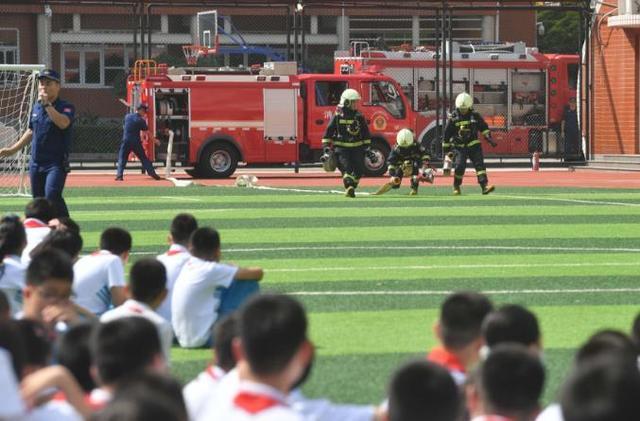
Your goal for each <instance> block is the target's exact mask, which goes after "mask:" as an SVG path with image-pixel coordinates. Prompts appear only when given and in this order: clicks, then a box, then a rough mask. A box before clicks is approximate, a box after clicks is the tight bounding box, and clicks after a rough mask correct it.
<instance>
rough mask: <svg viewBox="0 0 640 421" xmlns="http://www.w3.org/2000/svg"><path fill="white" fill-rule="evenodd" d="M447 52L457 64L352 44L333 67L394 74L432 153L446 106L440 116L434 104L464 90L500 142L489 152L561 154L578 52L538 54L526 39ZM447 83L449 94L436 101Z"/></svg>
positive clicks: (454, 46)
mask: <svg viewBox="0 0 640 421" xmlns="http://www.w3.org/2000/svg"><path fill="white" fill-rule="evenodd" d="M446 52H447V64H448V62H449V60H451V64H452V66H446V67H444V68H443V61H444V60H443V59H444V56H443V57H441V58H439V59H438V57H437V54H438V53H439V52H438V51H437V50H436V49H425V48H422V49H418V50H415V51H408V50H405V51H378V50H374V49H371V48H368V45H367V44H366V43H362V42H360V43H352V49H351V51H349V52H336V56H335V67H334V70H335V73H336V74H343V75H344V74H351V73H358V72H363V71H367V70H370V71H371V70H375V71H378V72H381V73H383V74H385V75H387V76H390V77H392V78H393V79H395V80H396V81H397V82H398V83H399V84H400V85H401V86H402V90H403V91H404V93H405V94H406V96H407V97H408V98H409V99H410V102H411V107H412V110H413V111H415V112H417V113H419V117H418V121H417V123H416V133H417V135H418V138H419V139H421V141H422V142H423V144H429V145H431V149H432V153H433V154H434V155H435V156H438V154H439V153H440V152H441V150H440V147H441V145H440V142H439V141H434V140H435V139H436V137H437V135H436V134H437V131H436V129H437V128H438V126H440V128H441V127H442V126H443V125H444V123H445V121H446V115H443V114H445V113H444V110H443V111H442V112H441V113H440V118H439V119H438V117H437V114H436V109H437V108H438V107H440V109H441V110H442V109H443V108H442V106H443V103H444V105H445V106H446V107H447V108H446V109H450V108H449V94H451V98H453V99H455V97H456V95H458V94H459V93H461V92H465V91H466V92H468V93H469V94H471V96H472V97H473V99H474V109H475V110H476V111H477V112H479V113H480V114H481V115H482V116H483V117H484V118H485V120H486V121H487V123H488V124H489V127H490V128H491V130H492V135H493V138H494V139H495V140H496V141H497V142H498V147H497V148H495V149H493V148H485V152H486V153H487V154H488V155H489V156H500V157H503V156H504V157H510V156H511V157H513V156H529V155H530V154H531V153H532V152H541V153H542V154H543V155H547V156H556V157H562V156H563V152H564V144H563V142H562V140H561V139H560V138H559V128H560V122H561V121H562V117H563V111H564V107H565V106H566V105H567V104H568V102H569V99H570V98H572V97H573V98H575V97H576V85H577V72H578V63H579V57H578V56H577V55H559V54H541V53H539V52H538V51H537V49H535V48H527V47H526V46H525V44H524V43H522V42H517V43H507V44H475V45H474V44H468V45H465V44H460V43H456V42H452V43H451V44H450V47H448V48H447V51H446ZM438 62H439V65H438ZM436 66H439V67H438V70H436ZM451 76H452V77H451ZM445 81H446V82H445ZM445 83H446V85H445ZM445 87H446V90H447V95H446V98H444V99H443V100H442V101H441V102H438V99H437V97H441V98H442V92H443V88H445ZM440 133H441V132H440Z"/></svg>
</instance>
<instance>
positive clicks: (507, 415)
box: [465, 343, 545, 421]
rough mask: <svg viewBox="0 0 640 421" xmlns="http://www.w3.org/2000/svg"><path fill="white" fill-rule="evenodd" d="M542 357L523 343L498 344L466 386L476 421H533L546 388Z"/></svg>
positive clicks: (472, 413) (472, 414)
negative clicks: (497, 420)
mask: <svg viewBox="0 0 640 421" xmlns="http://www.w3.org/2000/svg"><path fill="white" fill-rule="evenodd" d="M544 380H545V374H544V367H543V365H542V362H541V361H540V358H539V357H538V356H537V355H533V354H532V353H531V351H529V350H528V349H527V348H526V347H524V346H523V345H520V344H515V343H508V344H501V345H497V346H496V347H495V348H492V349H491V352H490V353H489V355H488V356H487V359H486V360H484V361H483V362H482V363H481V364H480V366H479V367H478V369H477V372H475V373H473V374H472V376H471V378H470V381H469V383H468V384H467V386H466V390H465V391H466V397H467V407H468V408H469V411H470V414H471V419H472V420H473V421H491V420H496V419H502V420H504V419H507V420H517V421H533V420H534V419H535V417H536V415H537V414H538V411H539V410H540V406H539V404H540V397H541V396H542V390H543V389H544Z"/></svg>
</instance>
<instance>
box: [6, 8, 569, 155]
mask: <svg viewBox="0 0 640 421" xmlns="http://www.w3.org/2000/svg"><path fill="white" fill-rule="evenodd" d="M258 3H259V2H256V4H258ZM336 4H337V3H336ZM209 8H215V6H209V7H207V6H185V5H184V4H183V5H180V4H165V3H162V4H158V5H149V4H147V5H146V6H145V5H144V4H141V3H138V2H132V3H131V4H118V3H115V2H113V3H105V4H99V3H97V2H84V1H78V2H77V3H73V2H67V1H64V2H62V1H61V2H52V3H51V5H48V6H45V8H44V11H40V12H34V13H33V14H32V16H28V15H26V17H25V15H24V14H22V15H19V16H18V15H16V16H15V19H23V18H24V19H26V20H28V21H29V22H31V23H27V22H26V21H25V22H23V23H16V25H13V26H15V27H17V28H18V29H15V28H9V26H10V25H9V24H8V23H7V19H10V16H11V15H10V14H8V15H7V14H5V15H4V16H3V17H0V61H5V62H6V61H11V60H13V61H18V59H20V57H22V58H21V60H22V62H29V61H34V59H35V60H37V61H40V62H43V63H44V64H46V65H48V66H51V67H53V68H54V69H57V70H59V71H60V74H61V75H62V78H63V91H62V95H63V97H65V98H66V99H67V100H69V101H71V102H72V103H74V104H75V105H76V109H77V110H78V118H77V121H76V122H75V128H74V141H73V147H72V159H73V160H74V161H75V162H91V161H100V162H105V163H113V162H115V160H116V154H117V150H118V145H119V142H120V138H121V136H122V119H123V116H124V114H125V113H126V112H128V108H127V106H126V104H125V102H126V80H127V77H128V75H129V72H130V69H131V67H132V65H133V63H134V61H135V60H136V59H137V58H152V59H154V60H156V61H158V62H163V63H167V64H168V65H170V66H171V65H176V66H180V65H185V58H184V56H183V53H182V46H183V45H188V44H194V43H197V36H198V34H197V29H196V26H197V19H196V14H197V13H198V12H200V11H204V10H207V9H209ZM218 13H219V16H218V25H219V35H220V37H219V42H220V49H219V52H218V54H216V55H215V56H209V57H206V58H205V59H203V60H201V61H200V65H204V66H251V65H254V64H260V63H263V62H264V61H268V60H274V61H275V60H296V61H298V63H299V64H300V67H301V68H302V69H303V70H304V71H306V72H323V73H324V72H326V73H330V72H332V71H333V67H334V65H333V60H334V53H335V51H336V50H348V49H349V46H350V42H351V41H352V40H361V41H366V42H368V43H369V44H370V45H371V46H372V47H375V48H381V49H391V48H396V49H397V48H398V47H400V46H403V45H404V46H407V45H409V46H411V47H412V48H413V47H418V46H422V45H427V46H434V45H437V44H438V43H439V42H442V41H443V40H444V39H445V35H446V36H447V37H448V39H450V40H453V41H461V42H470V41H471V42H495V41H497V40H498V39H502V38H503V36H506V35H505V31H507V30H509V31H511V33H509V34H508V37H511V38H512V39H518V37H520V38H525V39H527V38H529V39H531V38H532V36H531V34H532V33H533V34H534V35H533V41H532V42H533V43H535V30H536V29H535V28H536V26H535V12H532V16H533V18H531V17H529V18H523V19H524V20H523V25H522V27H521V28H511V29H506V28H499V13H496V12H495V10H491V9H490V8H486V9H482V8H479V9H478V10H471V9H469V10H459V11H450V13H449V15H447V16H448V21H447V22H448V25H449V26H448V27H447V28H445V30H444V31H443V28H444V27H443V26H442V25H443V22H444V15H442V16H443V18H442V19H441V18H439V17H437V16H436V13H435V12H434V10H433V9H428V8H426V7H422V8H415V7H414V8H413V9H411V8H404V9H403V8H398V9H395V10H392V9H388V8H387V9H385V10H382V11H381V10H379V9H376V8H372V7H371V5H369V6H368V8H359V7H357V6H356V5H355V2H349V7H347V8H340V7H325V8H320V7H315V8H314V7H311V6H308V7H305V8H304V10H297V9H296V7H295V2H292V4H291V5H285V6H282V7H280V6H276V7H259V6H257V5H252V6H251V7H246V6H245V7H243V6H237V7H233V6H226V7H220V8H219V9H218ZM438 16H440V15H438ZM3 19H4V20H3ZM532 19H533V20H532ZM445 23H446V22H445ZM29 25H32V26H31V27H29ZM516 26H517V25H516ZM29 30H31V31H32V33H33V34H37V36H31V37H29V36H28V31H29ZM16 31H17V32H16ZM447 31H448V32H447ZM519 31H520V32H519ZM20 37H26V38H28V42H29V43H31V44H30V45H29V44H28V43H27V44H25V43H26V42H27V41H24V40H23V41H22V42H20V41H19V39H20ZM530 41H531V40H530ZM12 43H13V44H15V45H13V46H12ZM25 47H31V48H32V50H33V51H34V52H37V54H32V55H31V56H29V54H27V53H26V51H25ZM576 50H577V49H576ZM442 66H443V67H442V69H443V73H442V74H441V75H440V77H444V70H445V68H446V63H444V62H443V63H442ZM445 81H446V78H445ZM469 81H471V78H468V79H467V80H466V81H462V80H458V79H455V80H449V82H445V84H444V85H442V84H441V85H442V88H440V89H436V88H435V87H434V86H429V83H430V81H428V80H420V81H419V83H416V84H412V85H411V86H406V89H405V91H406V93H407V94H408V96H409V97H410V99H411V101H412V102H413V106H414V109H416V110H417V111H422V112H425V111H429V110H432V111H433V110H435V109H436V108H437V109H438V110H439V112H438V116H439V118H441V119H442V117H443V116H444V115H445V112H446V108H447V107H449V106H450V103H449V101H448V98H453V95H455V94H456V93H457V92H461V91H462V90H467V91H471V92H472V93H473V96H474V99H475V101H476V109H477V110H478V111H480V112H482V113H483V114H484V115H485V116H486V118H487V120H488V122H489V123H490V126H491V127H492V129H494V130H496V131H497V132H498V133H500V132H501V131H504V130H505V129H506V128H507V127H511V126H516V125H517V126H521V127H523V128H526V127H527V126H531V127H540V130H538V131H535V130H534V131H532V130H524V129H523V131H522V133H515V134H513V133H511V134H509V135H508V136H509V139H506V140H505V141H508V142H509V144H510V145H517V147H519V148H520V149H521V151H522V154H523V155H526V154H530V153H531V152H532V151H540V152H543V153H544V154H546V155H548V156H556V157H565V156H566V155H567V154H568V152H570V153H571V155H572V156H579V155H580V150H579V144H576V145H573V143H571V142H568V141H567V140H566V139H564V138H563V137H562V134H561V127H560V125H559V124H558V125H556V126H553V127H550V128H549V127H548V126H547V125H546V121H545V120H546V119H547V118H548V117H547V116H548V111H549V110H544V109H543V110H541V109H540V107H541V105H542V104H544V103H545V101H546V100H547V98H546V97H545V95H546V93H544V92H542V91H540V90H539V92H533V91H532V89H530V85H529V88H527V90H525V89H523V90H521V91H520V92H519V93H518V94H519V95H520V94H522V95H520V96H517V97H516V96H515V95H514V93H513V91H512V90H511V91H509V92H507V91H506V90H505V85H501V84H500V83H493V82H491V81H490V80H487V81H486V82H484V83H473V84H471V85H470V86H469ZM465 83H466V85H465ZM541 83H542V82H541ZM544 83H545V84H546V83H547V81H544ZM442 90H444V92H442ZM438 98H444V100H441V101H438ZM514 136H516V137H518V140H517V141H516V140H515V138H514ZM577 143H579V142H577ZM514 147H515V146H514ZM576 148H578V149H577V150H576ZM505 151H506V152H509V151H507V150H505ZM489 152H490V151H489ZM511 152H512V151H511Z"/></svg>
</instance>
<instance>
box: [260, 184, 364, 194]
mask: <svg viewBox="0 0 640 421" xmlns="http://www.w3.org/2000/svg"><path fill="white" fill-rule="evenodd" d="M250 188H252V189H256V190H274V191H289V192H296V193H326V194H344V191H342V190H311V189H292V188H285V187H269V186H251V187H250ZM356 196H371V193H369V192H357V193H356Z"/></svg>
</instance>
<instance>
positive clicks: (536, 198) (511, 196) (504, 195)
mask: <svg viewBox="0 0 640 421" xmlns="http://www.w3.org/2000/svg"><path fill="white" fill-rule="evenodd" d="M496 195H497V194H496ZM499 195H500V197H510V198H512V199H526V200H549V201H553V202H569V203H584V204H587V205H614V206H630V207H640V203H625V202H603V201H598V200H584V199H565V198H561V197H545V196H518V195H513V194H499Z"/></svg>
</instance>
